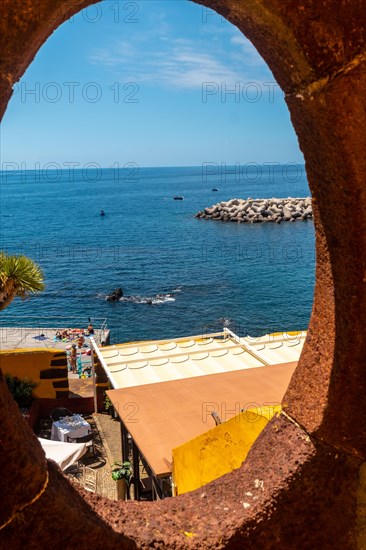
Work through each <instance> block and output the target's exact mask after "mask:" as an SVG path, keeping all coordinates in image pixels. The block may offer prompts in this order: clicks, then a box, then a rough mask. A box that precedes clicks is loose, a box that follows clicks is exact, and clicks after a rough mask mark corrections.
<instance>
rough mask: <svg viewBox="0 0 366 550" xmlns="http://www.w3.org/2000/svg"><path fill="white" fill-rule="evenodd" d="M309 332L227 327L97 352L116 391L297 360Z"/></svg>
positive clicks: (116, 346) (101, 349)
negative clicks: (250, 333)
mask: <svg viewBox="0 0 366 550" xmlns="http://www.w3.org/2000/svg"><path fill="white" fill-rule="evenodd" d="M305 335H306V333H304V332H300V333H289V334H288V333H279V334H270V335H265V336H262V337H260V338H250V337H246V338H239V337H238V336H236V335H235V334H233V333H232V332H231V331H229V330H227V329H226V330H224V331H223V332H222V333H215V334H207V335H205V336H202V335H201V336H187V337H185V338H175V339H172V340H155V341H149V342H130V343H128V344H117V345H113V346H107V347H103V348H97V349H96V353H97V355H98V357H99V360H100V362H101V364H102V366H103V368H104V370H105V372H106V374H107V376H108V378H109V380H110V381H111V384H112V386H113V388H115V389H117V388H128V387H134V386H142V385H146V384H158V383H161V382H168V381H172V380H179V379H181V380H183V379H186V378H193V377H200V376H207V375H211V374H218V373H225V372H231V371H242V370H243V369H253V368H258V367H263V366H266V365H275V364H279V363H286V362H291V361H298V359H299V357H300V353H301V350H302V347H303V344H304V340H305Z"/></svg>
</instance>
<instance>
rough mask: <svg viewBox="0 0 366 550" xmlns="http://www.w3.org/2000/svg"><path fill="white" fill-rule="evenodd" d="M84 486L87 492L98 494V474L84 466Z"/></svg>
mask: <svg viewBox="0 0 366 550" xmlns="http://www.w3.org/2000/svg"><path fill="white" fill-rule="evenodd" d="M82 486H83V487H84V489H86V490H87V491H90V492H91V493H96V492H97V487H98V472H96V471H95V470H93V468H89V467H88V466H83V477H82Z"/></svg>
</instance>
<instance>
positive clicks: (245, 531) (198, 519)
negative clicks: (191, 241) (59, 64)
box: [0, 0, 366, 550]
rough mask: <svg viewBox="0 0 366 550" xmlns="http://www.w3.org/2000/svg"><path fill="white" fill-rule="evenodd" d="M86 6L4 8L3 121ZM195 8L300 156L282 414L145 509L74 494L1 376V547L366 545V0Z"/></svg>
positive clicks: (14, 3)
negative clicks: (301, 284)
mask: <svg viewBox="0 0 366 550" xmlns="http://www.w3.org/2000/svg"><path fill="white" fill-rule="evenodd" d="M92 3H93V2H90V1H88V0H74V1H73V2H71V3H70V2H68V1H67V0H39V1H38V2H37V3H36V2H34V1H32V0H22V1H21V0H3V1H2V13H1V18H0V35H1V42H2V48H1V51H2V59H1V61H0V84H1V100H0V107H1V114H3V113H4V111H5V109H6V105H7V102H8V100H9V98H10V97H11V93H12V91H11V90H12V86H13V84H14V83H15V82H16V81H17V80H18V79H19V78H20V77H21V75H22V74H23V73H24V71H25V69H26V68H27V66H28V65H29V63H30V62H31V61H32V59H33V57H34V55H35V54H36V52H37V51H38V49H39V47H40V46H41V45H42V44H43V42H44V41H45V40H46V39H47V37H48V36H49V35H50V34H51V32H52V31H53V30H54V29H55V28H57V27H58V26H59V25H60V24H61V23H62V22H63V21H65V20H66V19H67V18H68V17H69V16H70V15H72V13H76V12H77V11H79V10H80V9H82V8H83V7H85V6H87V5H90V4H92ZM201 3H202V4H205V5H206V6H207V7H209V8H212V9H214V10H216V11H217V12H219V13H221V14H222V15H223V16H224V17H226V18H227V19H228V20H229V21H231V22H232V23H233V24H234V25H236V26H237V27H238V28H239V29H240V30H242V32H243V33H244V34H245V35H246V36H247V37H248V38H249V39H250V40H251V41H252V42H253V44H254V45H255V46H256V47H257V49H258V51H259V52H260V54H261V55H262V56H263V58H264V59H265V61H266V62H267V63H268V65H269V67H270V68H271V70H272V72H273V74H274V76H275V78H276V80H277V82H278V83H279V85H280V86H281V88H282V89H283V91H284V93H285V98H286V102H287V105H288V107H289V110H290V114H291V119H292V122H293V125H294V128H295V131H296V133H297V136H298V139H299V144H300V148H301V150H302V151H303V153H304V156H305V159H306V169H307V175H308V181H309V185H310V189H311V192H312V197H313V208H314V220H315V228H316V256H317V267H316V287H315V294H314V306H313V312H312V317H311V321H310V326H309V331H308V337H307V341H306V344H305V346H304V350H303V353H302V356H301V358H300V362H299V365H298V368H297V369H296V371H295V374H294V376H293V378H292V381H291V383H290V386H289V388H288V391H287V393H286V395H285V398H284V402H283V407H284V410H285V413H283V414H282V415H281V417H279V418H276V419H274V420H273V421H271V422H270V423H269V424H268V426H267V428H266V429H265V430H264V432H263V433H262V434H261V436H260V437H259V439H258V440H257V442H256V444H255V445H254V447H253V449H252V451H251V453H250V454H249V456H248V458H247V460H246V462H245V464H244V465H243V466H242V467H241V468H240V469H238V470H236V471H235V472H232V473H231V474H228V475H227V476H224V477H223V478H221V479H220V480H217V481H215V482H213V483H211V484H210V485H208V486H207V487H206V488H205V489H204V490H197V491H195V492H193V493H191V494H187V495H183V496H182V497H178V498H176V499H172V500H170V499H168V500H165V501H162V502H159V503H154V504H149V503H134V502H129V503H118V504H117V503H111V502H107V501H104V500H103V499H100V498H97V497H95V496H93V495H84V496H85V499H86V501H85V500H83V499H82V498H81V496H80V494H79V492H78V491H77V489H76V488H73V487H71V486H70V485H69V483H68V482H67V481H66V480H65V479H64V478H63V476H62V474H61V473H60V472H59V471H58V470H57V469H56V467H55V466H54V465H52V464H51V463H48V464H47V462H46V461H45V459H44V456H43V453H42V451H41V448H40V446H39V445H38V442H37V440H36V438H35V437H34V436H33V435H32V434H31V432H30V430H29V429H28V428H27V427H26V426H25V424H24V423H23V421H22V419H21V418H20V416H19V413H18V412H17V410H16V408H15V405H14V403H13V402H12V401H11V399H10V396H9V394H8V392H7V390H6V388H5V385H4V383H3V381H1V384H0V415H1V418H0V469H1V472H2V475H1V477H0V490H1V495H2V498H1V499H0V526H3V525H5V524H6V522H9V523H8V524H7V525H6V526H5V527H4V528H3V529H2V530H1V532H0V537H1V539H2V541H4V547H6V545H7V546H8V547H9V548H18V547H21V546H22V545H24V546H25V547H27V548H45V547H48V546H50V547H53V548H61V547H65V536H66V534H67V544H68V545H69V547H71V546H75V547H79V548H89V547H90V541H91V540H92V541H93V546H94V547H96V548H97V547H98V548H99V547H100V548H102V547H103V548H104V549H108V548H136V547H140V548H141V547H161V548H183V547H187V548H188V547H189V548H224V547H225V548H246V549H252V548H253V549H254V548H255V549H256V550H257V549H258V548H263V549H267V548H282V549H293V548H296V549H302V548H309V549H310V548H342V549H353V548H360V549H361V548H365V547H366V519H365V509H366V492H365V487H366V481H365V477H366V474H365V467H364V465H362V463H363V462H364V461H365V452H366V415H365V412H364V410H365V403H366V154H365V152H366V107H365V105H366V101H365V98H366V68H365V67H366V50H365V43H366V1H365V0H342V1H341V0H324V1H322V2H314V1H313V0H302V1H298V0H296V1H295V0H206V1H205V2H201ZM350 212H351V213H352V214H351V215H350V214H349V213H350ZM33 501H34V502H33ZM25 525H26V528H25Z"/></svg>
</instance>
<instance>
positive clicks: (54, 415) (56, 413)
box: [50, 407, 72, 422]
mask: <svg viewBox="0 0 366 550" xmlns="http://www.w3.org/2000/svg"><path fill="white" fill-rule="evenodd" d="M63 416H72V412H71V411H69V409H66V408H64V407H58V408H57V409H52V411H51V413H50V418H51V420H52V422H56V421H57V420H60V418H62V417H63Z"/></svg>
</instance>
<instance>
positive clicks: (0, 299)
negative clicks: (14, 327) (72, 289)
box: [0, 252, 44, 311]
mask: <svg viewBox="0 0 366 550" xmlns="http://www.w3.org/2000/svg"><path fill="white" fill-rule="evenodd" d="M43 289H44V276H43V273H42V270H41V268H40V267H39V266H38V265H37V264H36V263H35V262H33V260H31V259H30V258H27V256H8V255H7V254H5V253H4V252H0V311H1V310H3V309H5V308H6V307H7V306H8V305H9V304H10V303H11V302H12V300H13V299H14V298H15V297H16V296H21V297H22V298H26V297H27V296H29V295H30V294H37V293H38V292H41V291H42V290H43Z"/></svg>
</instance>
